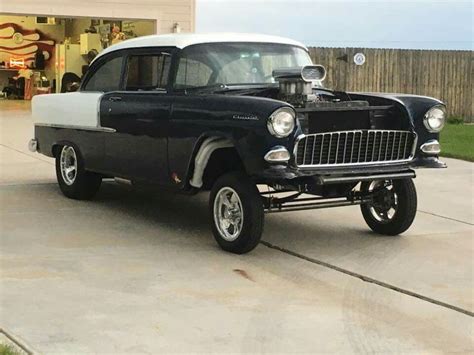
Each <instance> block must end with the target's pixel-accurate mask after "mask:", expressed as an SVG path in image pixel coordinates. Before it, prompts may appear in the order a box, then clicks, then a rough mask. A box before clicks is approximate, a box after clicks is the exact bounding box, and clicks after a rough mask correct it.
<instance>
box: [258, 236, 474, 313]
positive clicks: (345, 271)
mask: <svg viewBox="0 0 474 355" xmlns="http://www.w3.org/2000/svg"><path fill="white" fill-rule="evenodd" d="M260 243H261V244H263V245H265V246H266V247H268V248H270V249H274V250H278V251H280V252H282V253H285V254H288V255H291V256H294V257H296V258H299V259H302V260H305V261H308V262H310V263H313V264H317V265H320V266H323V267H325V268H328V269H331V270H334V271H337V272H340V273H343V274H346V275H349V276H352V277H354V278H357V279H360V280H362V281H364V282H368V283H372V284H375V285H377V286H380V287H383V288H386V289H389V290H392V291H395V292H398V293H402V294H404V295H407V296H411V297H414V298H418V299H420V300H422V301H425V302H429V303H432V304H434V305H437V306H440V307H444V308H447V309H450V310H452V311H455V312H459V313H461V314H464V315H467V316H469V317H474V312H471V311H469V310H467V309H464V308H461V307H458V306H455V305H452V304H449V303H446V302H443V301H439V300H436V299H434V298H431V297H427V296H424V295H421V294H419V293H416V292H413V291H410V290H407V289H404V288H401V287H398V286H395V285H392V284H389V283H387V282H384V281H380V280H377V279H374V278H372V277H369V276H365V275H362V274H359V273H357V272H354V271H350V270H348V269H344V268H342V267H339V266H336V265H333V264H330V263H328V262H325V261H321V260H318V259H314V258H311V257H309V256H306V255H303V254H300V253H297V252H294V251H292V250H289V249H286V248H282V247H280V246H278V245H275V244H272V243H269V242H267V241H264V240H262V241H260Z"/></svg>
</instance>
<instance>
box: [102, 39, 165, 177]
mask: <svg viewBox="0 0 474 355" xmlns="http://www.w3.org/2000/svg"><path fill="white" fill-rule="evenodd" d="M171 54H172V50H171V49H166V48H161V49H160V48H154V49H151V50H150V49H144V50H136V49H135V50H134V51H133V52H130V53H127V55H126V56H125V58H124V67H123V78H122V84H121V90H118V91H113V92H108V93H106V94H105V95H104V96H103V97H102V101H101V105H100V119H101V124H102V125H103V126H105V127H110V128H113V129H115V132H114V133H112V134H110V135H107V136H106V138H105V160H106V163H107V165H108V167H109V171H110V172H111V173H112V174H114V175H115V176H120V177H124V178H129V179H133V180H138V181H140V180H141V181H148V182H154V183H159V184H165V185H167V184H170V178H169V173H168V159H167V154H168V153H167V137H168V130H169V116H170V110H171V97H170V96H169V95H168V80H169V71H170V65H171Z"/></svg>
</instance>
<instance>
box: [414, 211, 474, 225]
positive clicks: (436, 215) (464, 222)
mask: <svg viewBox="0 0 474 355" xmlns="http://www.w3.org/2000/svg"><path fill="white" fill-rule="evenodd" d="M418 212H421V213H425V214H430V215H432V216H435V217H439V218H444V219H449V220H450V221H454V222H459V223H463V224H467V225H468V226H474V223H469V222H466V221H461V220H460V219H456V218H452V217H446V216H442V215H440V214H436V213H433V212H427V211H422V210H418Z"/></svg>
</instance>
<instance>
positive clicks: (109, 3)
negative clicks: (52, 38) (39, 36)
mask: <svg viewBox="0 0 474 355" xmlns="http://www.w3.org/2000/svg"><path fill="white" fill-rule="evenodd" d="M195 1H196V0H136V1H133V0H96V1H93V0H81V1H79V0H41V1H38V0H15V1H0V13H2V14H6V13H9V14H32V15H47V16H66V17H92V18H97V17H100V18H111V19H113V18H119V19H148V20H155V21H156V32H157V33H169V32H172V31H173V26H174V24H175V23H176V22H178V23H179V25H180V27H181V31H182V32H194V28H195Z"/></svg>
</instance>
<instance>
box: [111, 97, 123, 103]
mask: <svg viewBox="0 0 474 355" xmlns="http://www.w3.org/2000/svg"><path fill="white" fill-rule="evenodd" d="M109 101H112V102H117V101H122V98H121V97H120V96H111V97H109Z"/></svg>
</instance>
